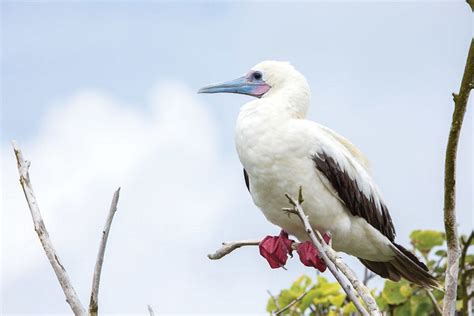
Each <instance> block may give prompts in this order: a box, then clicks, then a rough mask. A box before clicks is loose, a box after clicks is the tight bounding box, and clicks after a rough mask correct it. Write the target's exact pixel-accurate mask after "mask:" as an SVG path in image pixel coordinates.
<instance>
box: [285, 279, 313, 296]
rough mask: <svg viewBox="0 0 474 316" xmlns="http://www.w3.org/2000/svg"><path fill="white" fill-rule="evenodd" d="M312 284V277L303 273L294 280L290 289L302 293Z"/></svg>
mask: <svg viewBox="0 0 474 316" xmlns="http://www.w3.org/2000/svg"><path fill="white" fill-rule="evenodd" d="M310 284H311V278H310V277H309V276H306V275H302V276H300V277H299V278H298V279H297V280H296V281H295V282H293V284H292V285H291V288H290V290H291V291H293V292H295V293H298V294H299V295H301V294H303V292H304V291H306V289H307V288H308V286H309V285H310Z"/></svg>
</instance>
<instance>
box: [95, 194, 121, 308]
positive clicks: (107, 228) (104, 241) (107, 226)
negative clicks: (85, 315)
mask: <svg viewBox="0 0 474 316" xmlns="http://www.w3.org/2000/svg"><path fill="white" fill-rule="evenodd" d="M119 196H120V188H118V189H117V190H116V191H115V193H114V196H113V198H112V204H111V205H110V211H109V215H108V216H107V220H106V222H105V226H104V229H103V231H102V240H101V242H100V245H99V252H98V253H97V261H96V263H95V269H94V277H93V279H92V290H91V299H90V302H89V315H91V316H96V315H97V310H98V308H99V306H98V296H99V285H100V275H101V272H102V265H103V263H104V254H105V247H106V246H107V239H108V237H109V231H110V226H111V225H112V220H113V219H114V215H115V212H117V203H118V200H119Z"/></svg>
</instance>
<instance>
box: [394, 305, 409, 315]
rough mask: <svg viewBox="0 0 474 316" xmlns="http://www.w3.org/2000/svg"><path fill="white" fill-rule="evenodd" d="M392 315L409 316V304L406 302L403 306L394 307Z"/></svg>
mask: <svg viewBox="0 0 474 316" xmlns="http://www.w3.org/2000/svg"><path fill="white" fill-rule="evenodd" d="M393 315H394V316H410V315H412V313H411V304H410V302H406V303H405V304H403V305H400V306H397V307H395V310H394V311H393Z"/></svg>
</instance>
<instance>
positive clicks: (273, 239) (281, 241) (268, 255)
mask: <svg viewBox="0 0 474 316" xmlns="http://www.w3.org/2000/svg"><path fill="white" fill-rule="evenodd" d="M294 242H295V241H294V240H292V239H289V238H288V233H287V232H285V231H284V230H282V231H281V232H280V235H279V236H266V237H265V238H264V239H263V240H262V241H261V242H260V244H259V245H258V248H259V250H260V255H262V257H264V258H265V259H267V261H268V264H269V265H270V267H271V268H272V269H276V268H281V267H283V268H284V266H285V264H286V261H287V260H288V255H290V256H293V255H292V251H293V249H292V247H291V246H292V244H293V243H294Z"/></svg>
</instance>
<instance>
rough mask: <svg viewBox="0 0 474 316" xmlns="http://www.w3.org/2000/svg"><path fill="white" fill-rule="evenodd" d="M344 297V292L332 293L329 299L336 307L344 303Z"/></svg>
mask: <svg viewBox="0 0 474 316" xmlns="http://www.w3.org/2000/svg"><path fill="white" fill-rule="evenodd" d="M345 299H346V295H345V294H339V295H333V296H330V297H329V301H330V302H331V304H332V305H334V306H335V307H337V308H339V307H341V306H342V303H344V300H345Z"/></svg>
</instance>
